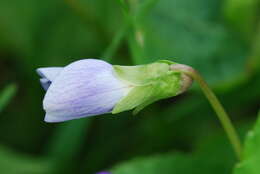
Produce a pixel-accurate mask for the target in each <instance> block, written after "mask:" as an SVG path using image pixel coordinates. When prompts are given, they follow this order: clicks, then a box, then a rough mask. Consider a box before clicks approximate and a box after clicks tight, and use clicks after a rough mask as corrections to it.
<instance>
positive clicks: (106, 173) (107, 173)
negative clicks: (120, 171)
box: [96, 171, 111, 174]
mask: <svg viewBox="0 0 260 174" xmlns="http://www.w3.org/2000/svg"><path fill="white" fill-rule="evenodd" d="M96 174H111V173H110V172H105V171H104V172H98V173H96Z"/></svg>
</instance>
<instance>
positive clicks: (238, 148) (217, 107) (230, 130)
mask: <svg viewBox="0 0 260 174" xmlns="http://www.w3.org/2000/svg"><path fill="white" fill-rule="evenodd" d="M171 69H172V70H174V71H178V72H182V73H184V74H186V75H188V76H189V77H191V78H192V79H193V80H195V81H197V82H198V83H199V85H200V87H201V90H202V91H203V93H204V94H205V96H206V98H207V99H208V101H209V103H210V104H211V106H212V108H213V109H214V111H215V113H216V114H217V116H218V118H219V120H220V122H221V124H222V126H223V128H224V130H225V131H226V134H227V136H228V138H229V141H230V143H231V145H232V146H233V149H234V151H235V153H236V155H237V157H238V159H239V160H241V159H242V145H241V142H240V139H239V136H238V134H237V132H236V130H235V127H234V126H233V124H232V122H231V120H230V118H229V116H228V114H227V112H226V111H225V109H224V107H223V106H222V105H221V103H220V102H219V100H218V98H217V97H216V95H215V94H214V92H213V91H212V90H211V89H210V87H209V86H208V85H207V83H206V82H205V81H204V79H203V78H202V76H201V75H200V74H199V73H198V72H197V71H196V70H194V69H193V68H192V67H190V66H187V65H182V64H174V65H172V66H171Z"/></svg>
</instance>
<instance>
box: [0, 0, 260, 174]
mask: <svg viewBox="0 0 260 174" xmlns="http://www.w3.org/2000/svg"><path fill="white" fill-rule="evenodd" d="M259 11H260V1H259V0H244V1H243V0H222V1H220V0H210V1H208V0H160V1H159V0H111V1H104V0H88V1H86V0H59V1H55V0H45V1H36V0H22V1H21V0H1V1H0V90H1V92H0V132H1V133H0V143H1V146H0V147H1V148H0V173H3V174H12V173H15V174H23V173H26V174H37V173H39V174H40V173H51V174H70V173H79V174H81V173H82V174H83V173H84V174H86V173H87V174H92V173H95V172H97V171H101V170H104V169H112V171H115V173H117V172H120V170H129V171H126V172H128V173H129V172H131V171H130V170H138V171H136V172H132V173H131V174H135V173H136V174H139V173H144V172H141V171H139V170H141V169H140V167H142V166H143V165H144V166H146V167H147V170H148V171H149V170H150V171H151V172H150V173H152V172H155V171H156V170H158V169H157V168H156V167H157V166H158V167H160V169H159V170H160V171H159V172H161V173H163V172H162V171H163V170H169V171H171V172H170V173H172V172H173V171H176V173H178V174H182V173H183V174H185V173H191V172H190V171H192V172H196V171H197V172H200V173H201V174H204V173H205V174H207V173H212V172H216V173H217V172H218V173H231V171H232V169H233V168H234V165H235V164H236V163H237V160H236V159H235V156H234V154H233V151H232V149H231V146H230V144H229V142H228V140H227V138H226V135H225V134H224V132H223V130H222V128H221V126H220V125H219V122H218V120H217V118H216V117H215V114H214V113H213V111H212V110H211V108H210V106H209V104H208V102H207V101H206V99H205V98H204V96H203V95H202V94H201V92H200V91H199V88H198V87H197V86H196V85H195V88H193V89H192V90H190V91H188V92H187V93H185V94H183V95H181V96H179V97H174V98H172V99H167V100H163V101H159V102H156V103H155V104H153V105H151V106H149V107H147V108H145V109H144V110H142V111H141V112H140V113H139V114H138V115H137V116H132V114H131V112H123V113H120V114H117V115H111V114H106V115H104V116H98V117H92V118H84V119H80V120H74V121H70V122H66V123H59V124H47V123H44V122H43V117H44V112H43V110H42V98H43V96H44V91H43V90H42V89H41V87H40V85H39V81H38V77H37V74H36V73H35V69H36V68H38V67H44V66H64V65H67V64H68V63H70V62H72V61H75V60H78V59H82V58H102V59H105V60H107V61H109V62H110V63H112V64H119V65H132V64H143V63H150V62H154V61H155V60H159V59H169V60H172V61H174V62H179V63H183V64H188V65H192V66H194V67H195V68H196V69H197V70H198V71H200V72H201V74H202V75H203V76H204V77H205V78H206V81H207V82H209V83H210V86H211V87H213V89H214V91H215V92H216V93H217V95H218V96H219V98H220V100H221V102H222V103H223V105H224V106H225V107H226V108H227V111H228V113H230V115H231V116H232V118H231V119H232V120H233V121H234V123H235V125H236V127H237V129H238V130H242V129H243V130H242V132H246V130H247V129H244V128H243V127H244V125H251V124H252V120H255V119H256V118H255V115H256V112H257V111H258V110H259V103H260V90H259V88H260V80H259V79H260V51H259V50H260V17H259ZM13 83H14V84H16V85H17V86H18V87H19V90H18V91H17V92H16V87H15V86H13V85H11V86H9V84H13ZM2 91H5V92H3V94H2ZM14 95H15V96H14ZM3 98H4V99H3ZM8 98H10V99H11V100H7V99H8ZM2 101H4V102H2ZM2 103H3V104H2ZM8 103H9V104H8ZM7 104H8V105H7ZM3 106H5V107H4V109H3ZM246 127H249V126H246ZM256 127H257V126H256ZM255 131H257V128H256V130H255ZM243 134H244V133H242V134H241V137H243ZM255 135H257V133H255ZM253 139H254V142H251V143H250V141H251V140H250V139H248V143H247V144H249V145H246V150H245V153H246V154H247V155H245V159H244V161H242V162H241V163H238V165H237V167H236V168H235V174H237V173H236V172H244V170H249V169H250V170H256V168H254V167H255V166H254V165H255V164H254V163H255V161H254V160H256V159H257V158H258V156H257V152H258V151H257V149H255V150H253V146H257V145H256V144H254V143H255V142H257V141H258V140H256V136H255V137H254V138H253ZM250 144H251V145H250ZM249 148H250V149H249ZM249 152H250V153H249ZM250 154H253V155H250ZM214 164H216V165H214ZM149 166H151V168H150V167H149ZM198 166H199V167H198ZM200 169H201V170H200ZM242 170H243V171H242ZM124 172H125V171H124ZM159 172H156V173H159ZM259 172H260V171H259ZM122 173H123V172H122ZM165 173H166V172H165ZM118 174H119V173H118ZM239 174H240V173H239ZM242 174H244V173H242Z"/></svg>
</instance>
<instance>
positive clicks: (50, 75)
mask: <svg viewBox="0 0 260 174" xmlns="http://www.w3.org/2000/svg"><path fill="white" fill-rule="evenodd" d="M62 69H63V68H62V67H47V68H38V69H37V70H36V72H37V73H38V74H39V75H40V76H41V77H42V78H46V79H48V80H49V81H51V82H52V81H54V79H55V78H56V77H57V76H58V75H59V73H60V72H61V70H62Z"/></svg>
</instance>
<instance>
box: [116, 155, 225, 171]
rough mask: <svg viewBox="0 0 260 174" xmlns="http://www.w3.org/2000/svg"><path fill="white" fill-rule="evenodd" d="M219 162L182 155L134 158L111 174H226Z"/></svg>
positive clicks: (117, 167) (120, 165)
mask: <svg viewBox="0 0 260 174" xmlns="http://www.w3.org/2000/svg"><path fill="white" fill-rule="evenodd" d="M221 163H222V162H221V161H219V162H218V161H217V162H216V161H214V162H213V161H212V160H208V159H206V158H200V157H198V156H193V155H187V154H182V153H168V154H162V155H154V156H150V157H143V158H136V159H133V160H130V161H128V162H125V163H122V164H119V165H118V166H116V167H114V168H113V169H112V170H111V172H112V173H113V174H158V173H163V174H175V173H176V174H191V173H192V174H209V173H210V174H220V173H221V174H228V171H227V170H226V168H225V167H223V166H221V165H220V164H221Z"/></svg>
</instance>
